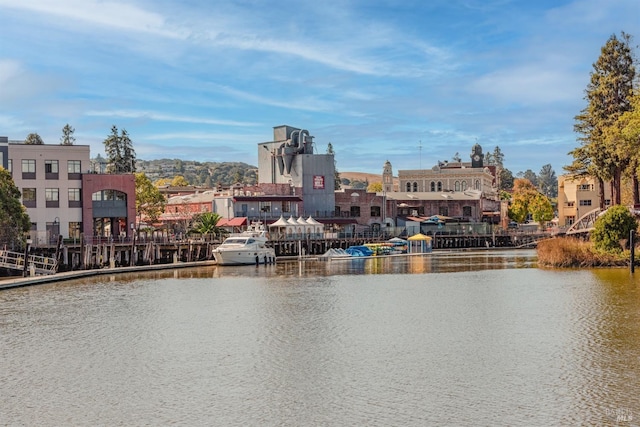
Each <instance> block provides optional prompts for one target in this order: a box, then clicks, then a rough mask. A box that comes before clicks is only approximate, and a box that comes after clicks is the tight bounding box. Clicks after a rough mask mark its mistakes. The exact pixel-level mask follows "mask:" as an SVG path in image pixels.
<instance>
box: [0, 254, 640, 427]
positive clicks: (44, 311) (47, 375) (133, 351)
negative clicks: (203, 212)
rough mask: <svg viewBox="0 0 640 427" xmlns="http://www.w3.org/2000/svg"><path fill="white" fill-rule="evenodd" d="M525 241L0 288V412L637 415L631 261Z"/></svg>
mask: <svg viewBox="0 0 640 427" xmlns="http://www.w3.org/2000/svg"><path fill="white" fill-rule="evenodd" d="M534 256H535V253H534V252H516V251H511V252H509V251H505V252H478V253H465V254H454V253H449V254H433V255H431V256H427V257H424V258H422V257H412V258H386V259H375V260H368V261H363V260H356V261H339V262H331V263H327V262H324V263H320V262H316V263H312V262H309V263H306V264H305V265H304V266H302V265H300V264H298V263H297V262H292V263H283V264H279V265H275V266H259V267H254V266H249V267H217V268H216V267H210V268H202V269H197V270H195V269H194V270H175V271H166V272H161V273H148V274H147V273H143V274H140V275H135V276H134V275H118V276H111V277H109V276H103V277H100V278H97V279H91V280H78V281H70V282H65V283H58V284H52V285H44V286H37V287H31V288H22V289H15V290H8V291H2V292H0V425H28V426H35V425H45V426H61V425H73V426H84V425H108V426H113V425H127V426H129V425H167V424H171V425H189V426H195V425H222V426H230V425H259V426H263V425H264V426H282V425H285V426H301V425H305V426H306V425H339V426H344V425H357V426H359V425H374V426H410V425H416V426H423V425H427V426H428V425H435V426H440V425H456V426H501V425H505V426H507V425H508V426H566V425H638V424H639V420H640V292H639V287H640V273H638V272H636V276H635V277H632V276H631V275H630V274H629V272H628V271H626V270H623V269H620V270H572V271H557V270H543V269H537V268H536V266H535V258H534ZM619 415H622V416H624V417H626V418H625V419H620V420H618V421H616V418H617V417H618V416H619ZM629 416H630V417H632V420H631V421H629V419H628V418H629Z"/></svg>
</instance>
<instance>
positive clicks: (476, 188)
mask: <svg viewBox="0 0 640 427" xmlns="http://www.w3.org/2000/svg"><path fill="white" fill-rule="evenodd" d="M470 157H471V161H470V162H447V161H444V162H438V163H437V164H436V165H435V166H433V167H432V168H430V169H412V170H399V171H398V180H399V188H398V189H397V190H396V191H384V196H385V199H386V205H385V210H386V211H387V212H389V213H390V215H389V217H390V218H389V221H387V222H391V221H390V220H391V219H392V218H393V217H394V216H395V217H397V219H398V220H399V225H400V224H402V223H403V222H406V220H407V219H410V220H412V221H424V220H426V218H429V217H432V216H434V215H439V216H441V217H448V218H451V219H456V220H458V221H460V222H491V223H497V222H498V220H499V218H500V200H499V191H498V187H497V179H496V176H497V173H496V167H495V166H493V165H484V154H483V153H482V147H481V146H480V145H479V144H475V145H474V146H473V147H472V149H471V154H470ZM387 163H388V162H387ZM390 170H391V165H390V164H385V167H384V169H383V174H382V176H383V190H387V189H388V188H390V184H389V183H388V182H389V178H388V176H389V171H390ZM385 177H386V179H387V181H385ZM385 182H387V184H385Z"/></svg>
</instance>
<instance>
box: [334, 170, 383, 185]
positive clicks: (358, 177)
mask: <svg viewBox="0 0 640 427" xmlns="http://www.w3.org/2000/svg"><path fill="white" fill-rule="evenodd" d="M340 178H341V179H345V178H346V179H348V180H349V181H369V183H372V182H382V174H381V173H380V174H375V173H365V172H340Z"/></svg>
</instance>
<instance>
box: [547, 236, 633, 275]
mask: <svg viewBox="0 0 640 427" xmlns="http://www.w3.org/2000/svg"><path fill="white" fill-rule="evenodd" d="M538 265H541V266H544V267H563V268H569V267H624V266H627V265H629V251H624V252H620V253H610V252H601V251H597V250H596V249H595V248H594V246H593V244H592V243H591V242H588V241H587V242H585V241H583V240H580V239H575V238H571V237H555V238H553V239H548V240H542V241H540V242H538Z"/></svg>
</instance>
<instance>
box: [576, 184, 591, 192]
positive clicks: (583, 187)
mask: <svg viewBox="0 0 640 427" xmlns="http://www.w3.org/2000/svg"><path fill="white" fill-rule="evenodd" d="M578 191H593V184H580V185H578Z"/></svg>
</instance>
